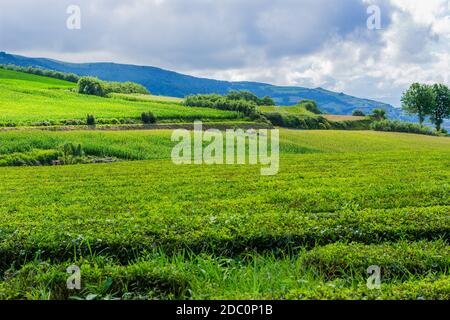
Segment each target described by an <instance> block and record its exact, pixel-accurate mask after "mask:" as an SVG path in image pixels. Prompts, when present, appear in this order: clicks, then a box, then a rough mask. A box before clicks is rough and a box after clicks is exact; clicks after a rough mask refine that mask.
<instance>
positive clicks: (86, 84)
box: [78, 77, 106, 97]
mask: <svg viewBox="0 0 450 320" xmlns="http://www.w3.org/2000/svg"><path fill="white" fill-rule="evenodd" d="M78 93H81V94H90V95H94V96H99V97H104V96H105V95H106V91H105V86H104V83H103V82H102V81H101V80H99V79H97V78H93V77H82V78H80V80H79V81H78Z"/></svg>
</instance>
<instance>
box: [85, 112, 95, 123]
mask: <svg viewBox="0 0 450 320" xmlns="http://www.w3.org/2000/svg"><path fill="white" fill-rule="evenodd" d="M86 123H87V125H88V126H95V117H94V116H93V115H91V114H88V115H87V118H86Z"/></svg>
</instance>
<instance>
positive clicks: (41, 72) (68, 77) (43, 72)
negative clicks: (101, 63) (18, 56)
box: [0, 64, 80, 82]
mask: <svg viewBox="0 0 450 320" xmlns="http://www.w3.org/2000/svg"><path fill="white" fill-rule="evenodd" d="M0 69H5V70H11V71H17V72H24V73H29V74H35V75H38V76H44V77H49V78H55V79H60V80H64V81H69V82H78V80H79V79H80V77H79V76H77V75H76V74H73V73H65V72H58V71H54V70H47V69H42V68H33V67H20V66H16V65H13V64H8V65H1V64H0Z"/></svg>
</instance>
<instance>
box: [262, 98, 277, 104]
mask: <svg viewBox="0 0 450 320" xmlns="http://www.w3.org/2000/svg"><path fill="white" fill-rule="evenodd" d="M261 104H262V105H263V106H274V105H275V101H273V99H272V98H271V97H269V96H265V97H264V98H262V100H261Z"/></svg>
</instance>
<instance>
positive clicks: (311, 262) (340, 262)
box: [304, 240, 448, 280]
mask: <svg viewBox="0 0 450 320" xmlns="http://www.w3.org/2000/svg"><path fill="white" fill-rule="evenodd" d="M447 252H448V246H447V244H446V243H445V242H444V241H440V240H438V241H434V242H431V241H430V242H429V241H418V242H407V241H400V242H396V243H384V244H381V245H379V244H373V245H364V244H359V243H351V244H344V243H334V244H330V245H326V246H322V247H317V248H315V249H313V250H311V251H310V252H308V253H307V254H306V257H305V260H304V264H305V265H306V266H310V267H312V268H314V269H316V270H317V271H318V272H319V273H320V274H323V275H324V276H325V277H326V278H328V279H330V278H334V277H342V276H344V277H345V276H350V275H352V276H354V275H355V274H359V275H361V276H365V275H366V274H367V271H366V270H367V267H368V266H370V265H378V266H380V267H381V269H382V277H383V279H384V280H392V279H394V278H396V277H405V276H408V275H409V274H427V273H429V272H445V270H446V269H447V267H448V266H447V261H446V260H445V259H442V257H444V256H446V254H447Z"/></svg>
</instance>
